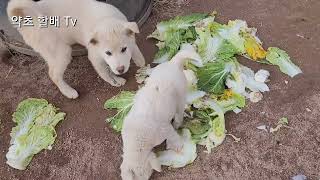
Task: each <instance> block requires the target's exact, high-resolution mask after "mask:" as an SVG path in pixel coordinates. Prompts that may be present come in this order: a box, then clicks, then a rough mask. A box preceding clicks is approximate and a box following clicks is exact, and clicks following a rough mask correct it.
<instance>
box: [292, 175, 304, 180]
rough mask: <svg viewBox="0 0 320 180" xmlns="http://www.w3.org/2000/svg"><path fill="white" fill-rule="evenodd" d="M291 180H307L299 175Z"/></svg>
mask: <svg viewBox="0 0 320 180" xmlns="http://www.w3.org/2000/svg"><path fill="white" fill-rule="evenodd" d="M291 179H292V180H307V177H306V176H305V175H303V174H299V175H296V176H293V177H292V178H291Z"/></svg>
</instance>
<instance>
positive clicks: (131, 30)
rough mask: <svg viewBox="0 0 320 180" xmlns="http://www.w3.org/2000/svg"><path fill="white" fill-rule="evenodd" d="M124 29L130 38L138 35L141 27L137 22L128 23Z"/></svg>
mask: <svg viewBox="0 0 320 180" xmlns="http://www.w3.org/2000/svg"><path fill="white" fill-rule="evenodd" d="M124 27H125V28H126V34H127V35H128V36H133V35H134V34H136V33H139V32H140V31H139V27H138V25H137V23H135V22H126V23H125V24H124Z"/></svg>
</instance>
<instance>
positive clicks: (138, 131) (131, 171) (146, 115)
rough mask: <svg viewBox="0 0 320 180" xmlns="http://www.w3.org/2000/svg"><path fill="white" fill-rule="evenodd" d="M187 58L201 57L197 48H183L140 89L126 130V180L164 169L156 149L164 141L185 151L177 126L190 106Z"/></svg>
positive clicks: (139, 179)
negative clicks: (187, 94) (187, 97)
mask: <svg viewBox="0 0 320 180" xmlns="http://www.w3.org/2000/svg"><path fill="white" fill-rule="evenodd" d="M186 58H192V59H199V58H200V57H199V55H198V54H197V53H196V52H195V51H194V50H193V51H186V50H182V51H180V52H179V53H178V54H177V55H176V56H175V57H173V59H172V60H171V61H170V62H166V63H163V64H160V65H158V66H157V67H156V68H154V70H152V73H151V75H150V77H149V78H148V79H147V82H146V84H145V86H144V87H143V88H141V89H140V90H139V91H138V92H137V94H136V96H135V99H134V105H133V107H132V109H131V111H130V112H129V113H128V116H127V117H126V118H125V120H124V124H123V129H122V140H123V163H122V165H121V177H122V179H123V180H147V179H149V177H150V176H151V174H152V171H153V169H155V170H156V171H159V172H160V171H161V165H160V164H159V162H158V160H157V157H156V155H155V153H154V152H153V151H152V149H153V148H154V147H155V146H157V145H159V144H161V143H162V142H163V141H165V140H166V146H167V149H173V150H176V151H180V150H181V148H182V146H183V140H182V139H181V137H180V136H179V135H178V133H177V132H176V130H175V129H174V128H176V129H177V128H179V127H180V126H181V125H182V122H183V113H184V109H185V105H186V93H187V80H186V77H185V75H184V73H183V64H184V61H185V59H186ZM173 118H174V121H173V125H172V124H171V120H172V119H173Z"/></svg>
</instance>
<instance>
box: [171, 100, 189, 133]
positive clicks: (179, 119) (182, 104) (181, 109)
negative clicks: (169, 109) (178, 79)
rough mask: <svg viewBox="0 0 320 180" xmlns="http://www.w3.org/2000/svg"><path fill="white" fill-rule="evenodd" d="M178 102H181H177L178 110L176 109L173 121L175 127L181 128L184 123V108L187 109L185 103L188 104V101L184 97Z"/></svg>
mask: <svg viewBox="0 0 320 180" xmlns="http://www.w3.org/2000/svg"><path fill="white" fill-rule="evenodd" d="M177 102H178V103H179V104H177V111H176V114H175V116H174V120H173V123H172V125H173V127H174V128H175V129H178V128H180V127H181V125H182V123H183V115H184V109H185V104H186V101H185V100H184V99H182V98H181V100H180V101H177Z"/></svg>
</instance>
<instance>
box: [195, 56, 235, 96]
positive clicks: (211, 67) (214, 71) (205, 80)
mask: <svg viewBox="0 0 320 180" xmlns="http://www.w3.org/2000/svg"><path fill="white" fill-rule="evenodd" d="M230 71H231V67H230V65H229V64H226V63H224V62H212V63H207V64H206V65H205V66H204V67H201V68H199V70H198V71H197V76H198V78H199V81H198V87H199V88H200V89H201V90H203V91H206V92H209V93H214V94H221V93H223V91H224V89H225V81H226V78H227V76H228V75H229V73H230Z"/></svg>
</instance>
